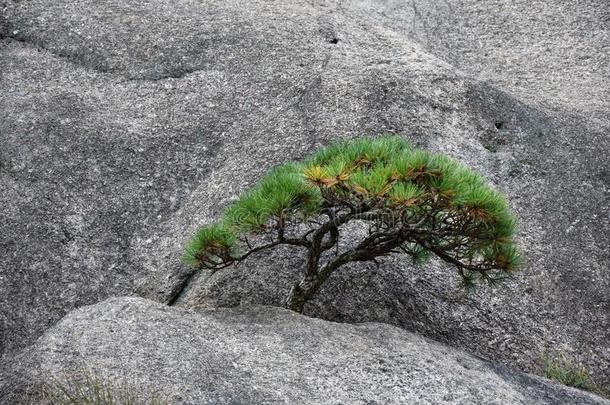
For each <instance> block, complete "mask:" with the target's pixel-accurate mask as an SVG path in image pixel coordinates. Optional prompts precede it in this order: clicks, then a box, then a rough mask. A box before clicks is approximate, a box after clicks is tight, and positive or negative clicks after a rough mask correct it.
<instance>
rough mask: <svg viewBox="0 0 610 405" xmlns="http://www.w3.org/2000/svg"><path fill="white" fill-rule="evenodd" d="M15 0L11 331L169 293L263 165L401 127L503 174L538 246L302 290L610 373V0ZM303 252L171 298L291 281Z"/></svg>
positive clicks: (345, 309) (324, 301)
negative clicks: (460, 270) (507, 261)
mask: <svg viewBox="0 0 610 405" xmlns="http://www.w3.org/2000/svg"><path fill="white" fill-rule="evenodd" d="M481 3H484V4H481ZM1 4H2V3H0V9H1V10H2V12H1V13H0V111H2V113H1V114H0V141H1V142H2V143H1V148H0V189H1V190H2V192H1V193H0V253H1V254H0V351H1V352H4V353H5V354H10V353H13V352H14V351H15V350H16V349H18V348H21V347H24V346H25V345H27V344H29V343H31V342H32V341H33V340H34V339H35V337H37V336H39V335H40V334H41V333H42V331H43V330H44V329H45V328H47V327H48V326H49V325H51V324H53V323H54V322H56V321H57V320H58V319H60V318H61V316H63V315H64V314H65V313H66V312H67V311H69V310H70V309H71V308H74V307H76V306H80V305H83V304H87V303H92V302H97V301H99V300H101V299H104V298H105V297H108V296H112V295H118V294H128V293H131V292H133V291H134V290H135V289H136V287H137V289H138V290H139V291H141V292H143V293H145V294H146V295H147V296H149V297H153V298H156V299H159V300H165V301H167V300H169V299H170V298H171V297H172V296H173V295H174V293H175V291H176V288H177V286H179V285H180V281H181V279H182V278H183V277H184V274H185V271H186V269H184V268H183V267H182V266H181V264H180V256H181V250H182V246H183V244H184V241H185V240H186V239H187V238H189V237H190V235H191V234H192V233H193V232H194V230H195V229H196V228H197V226H199V225H201V224H203V223H205V222H208V221H211V220H214V219H215V218H216V216H217V215H218V213H219V212H220V210H221V209H222V207H224V206H225V205H226V204H228V203H229V202H230V201H231V200H232V199H233V198H235V196H236V194H237V193H238V192H240V191H242V190H243V189H244V188H246V187H247V186H248V185H250V184H252V183H254V182H255V181H256V179H257V178H258V177H259V176H260V175H261V174H262V173H263V172H264V171H265V170H267V169H268V168H270V167H271V166H273V165H274V164H278V163H281V162H283V161H285V160H287V159H298V158H301V157H303V156H305V155H306V154H308V153H310V152H312V151H313V150H315V149H316V148H317V147H319V146H321V145H324V144H327V143H328V142H330V141H332V140H334V139H339V138H349V137H354V136H359V135H362V134H375V133H379V132H383V131H392V132H395V133H397V134H399V135H401V136H404V137H405V138H408V139H410V140H412V141H413V142H414V143H417V144H419V145H421V146H427V147H430V148H431V149H433V150H436V151H442V152H446V153H448V154H450V155H452V156H454V157H458V158H460V159H461V160H463V161H465V162H466V163H468V164H470V165H472V166H473V167H475V168H477V169H478V170H480V171H481V172H482V173H484V174H485V175H486V176H488V177H489V178H490V179H491V181H492V182H493V183H494V184H495V185H496V186H497V187H498V188H499V189H500V190H502V191H504V192H506V193H507V194H508V196H509V199H510V201H511V204H512V205H513V207H514V208H515V210H516V211H517V212H518V215H519V217H520V219H521V234H520V241H521V245H522V246H523V249H524V251H525V253H526V258H527V260H528V266H527V267H526V268H525V269H524V271H523V272H522V273H520V274H519V275H517V277H516V279H515V280H514V281H513V282H511V283H510V284H509V285H508V286H507V287H506V288H504V289H501V290H497V291H493V292H491V291H487V290H483V291H481V292H480V293H479V294H476V295H474V296H472V297H462V296H461V295H460V294H459V291H458V290H457V288H456V286H455V283H454V282H453V281H455V280H452V279H450V280H447V274H452V273H447V272H450V269H447V268H445V267H441V266H439V265H436V264H435V265H433V266H430V267H429V268H424V269H416V268H412V267H410V266H407V265H406V264H404V263H400V261H399V260H396V261H393V262H388V263H386V264H384V267H383V268H381V269H378V270H377V269H374V268H370V267H366V266H360V267H355V268H352V269H350V270H346V271H345V272H343V273H341V274H339V275H337V277H335V280H334V281H333V282H331V283H330V284H329V285H328V286H327V289H326V291H323V292H322V294H321V295H320V297H319V299H318V300H317V301H315V302H313V303H312V305H311V306H310V307H309V308H308V309H307V311H308V313H309V314H312V315H317V316H321V317H325V318H328V319H333V320H344V321H383V322H389V323H393V324H395V325H399V326H402V327H405V328H408V329H413V330H416V331H420V332H423V333H426V334H428V335H429V336H432V337H435V338H437V339H441V340H443V341H446V342H451V343H452V344H454V345H457V346H460V347H463V348H465V349H467V350H470V351H472V352H475V353H477V354H480V355H483V356H486V357H490V358H493V359H496V360H500V361H503V362H507V363H511V364H517V365H519V366H521V367H523V368H525V369H527V370H536V369H537V367H539V365H540V363H541V362H542V359H543V358H544V356H546V355H552V354H554V353H557V352H562V353H566V354H567V355H568V356H569V357H572V358H574V359H575V360H576V361H580V362H582V363H583V364H584V365H585V366H586V367H588V368H589V369H590V370H591V372H592V374H593V376H594V378H595V380H596V382H598V383H599V384H601V385H606V386H608V387H610V369H609V367H608V365H609V364H610V335H609V334H610V301H609V299H608V294H607V291H608V290H610V274H609V273H608V272H607V269H608V268H609V267H610V264H609V263H608V261H609V252H608V246H610V241H609V235H610V225H609V218H608V212H609V203H608V197H607V190H608V173H609V170H608V159H607V156H606V154H607V150H609V149H610V148H609V146H610V144H609V139H608V136H607V133H608V129H609V128H610V125H609V124H608V117H607V111H608V101H607V97H605V95H607V92H606V91H605V89H607V88H608V77H607V72H604V67H607V63H605V62H606V61H607V55H608V48H607V47H608V41H607V40H605V39H606V38H605V36H606V35H607V27H606V26H607V21H608V18H607V17H608V12H609V11H608V8H607V7H605V1H604V0H598V1H579V2H569V1H567V0H566V1H564V0H557V1H555V2H552V3H549V2H529V1H528V2H526V1H516V2H511V4H510V5H508V4H505V2H499V1H497V2H496V1H494V2H475V1H459V2H458V1H451V2H445V1H414V2H404V1H398V0H397V1H388V2H372V1H355V2H348V4H346V3H344V2H337V3H335V2H324V1H315V2H305V1H302V2H301V1H279V2H266V1H250V2H248V5H247V7H246V6H244V3H243V2H241V1H218V2H216V1H194V0H193V1H191V0H177V1H172V2H166V1H161V0H152V1H139V0H131V1H124V2H120V3H119V2H111V1H99V0H85V1H78V2H73V1H67V0H65V1H64V0H53V1H51V0H30V1H27V2H25V1H19V2H18V1H9V2H6V3H5V5H4V6H2V5H1ZM559 33H565V35H563V36H562V35H559ZM1 38H3V39H1ZM567 49H569V50H570V51H571V52H572V53H569V52H567V51H566V50H567ZM532 55H535V56H532ZM291 261H298V257H294V254H293V253H292V252H285V253H284V254H279V255H275V256H270V257H265V258H262V257H259V259H258V260H251V261H250V262H249V263H246V264H245V265H244V266H241V267H239V268H236V269H227V270H226V271H224V272H222V273H218V274H216V275H215V276H213V277H212V278H207V277H205V275H204V277H201V278H199V280H198V282H197V283H192V285H191V288H190V289H189V291H188V292H187V293H185V294H183V296H182V297H181V298H180V300H179V303H181V304H189V305H203V306H214V305H236V304H239V303H240V302H243V303H249V302H254V303H266V304H277V303H279V302H280V301H281V299H282V298H283V294H284V291H286V289H287V286H288V285H290V282H291V280H292V279H293V278H294V277H295V276H296V274H295V267H294V266H290V265H289V264H290V263H291ZM135 280H142V281H141V282H137V283H136V282H135Z"/></svg>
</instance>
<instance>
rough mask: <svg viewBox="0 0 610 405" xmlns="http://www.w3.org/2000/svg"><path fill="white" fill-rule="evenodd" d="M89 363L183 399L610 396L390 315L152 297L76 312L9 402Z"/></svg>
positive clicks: (544, 399)
mask: <svg viewBox="0 0 610 405" xmlns="http://www.w3.org/2000/svg"><path fill="white" fill-rule="evenodd" d="M83 369H85V370H91V372H92V373H94V374H96V375H98V376H100V377H102V378H105V379H108V380H110V381H125V382H128V383H129V384H130V385H131V387H132V388H133V389H134V390H136V391H137V390H142V391H147V390H152V389H154V390H155V391H158V392H160V393H162V394H164V396H166V397H168V399H169V400H170V402H171V403H172V404H204V403H205V404H263V403H264V404H271V403H273V404H415V403H417V404H511V405H516V404H527V405H529V404H565V403H574V404H576V403H577V404H583V405H584V404H610V401H607V400H605V399H602V398H599V397H596V396H594V395H592V394H589V393H586V392H582V391H579V390H576V389H573V388H568V387H564V386H561V385H559V384H557V383H554V382H551V381H549V380H545V379H542V378H537V377H533V376H530V375H527V374H521V373H519V372H517V371H514V370H511V369H509V368H507V367H504V366H496V365H493V364H492V363H489V362H486V361H484V360H481V359H480V358H477V357H475V356H472V355H469V354H466V353H465V352H463V351H461V350H458V349H453V348H450V347H448V346H445V345H443V344H440V343H437V342H434V341H431V340H429V339H426V338H424V337H421V336H420V335H416V334H413V333H410V332H406V331H404V330H401V329H399V328H396V327H393V326H390V325H385V324H378V323H365V324H359V325H350V324H339V323H334V322H328V321H323V320H319V319H313V318H308V317H305V316H302V315H297V314H296V313H294V312H291V311H288V310H284V309H280V308H274V307H241V308H237V309H218V310H207V311H201V312H199V313H197V312H193V311H190V310H184V309H178V308H171V307H167V306H164V305H161V304H158V303H155V302H153V301H148V300H144V299H141V298H111V299H109V300H108V301H105V302H103V303H100V304H96V305H92V306H88V307H83V308H80V309H78V310H75V311H73V312H72V313H70V314H68V315H67V316H66V317H65V318H64V319H63V320H61V321H60V322H59V323H58V324H57V325H55V326H54V327H52V328H51V329H50V330H49V331H48V332H47V333H45V335H43V337H42V338H41V339H39V340H38V341H37V342H36V343H35V344H34V345H33V346H32V347H31V348H29V349H28V350H26V351H24V353H23V354H21V355H20V356H18V357H17V358H16V359H15V368H14V370H13V373H12V374H11V375H5V376H4V378H3V379H0V400H4V401H11V403H13V401H15V402H16V403H19V401H20V400H21V401H26V400H27V399H28V398H31V397H32V396H34V395H33V393H35V392H36V391H37V390H39V387H40V385H41V383H42V382H44V381H46V379H48V378H49V376H50V375H54V376H62V375H67V376H78V373H79V372H82V370H83ZM59 378H62V377H59Z"/></svg>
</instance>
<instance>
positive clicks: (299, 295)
mask: <svg viewBox="0 0 610 405" xmlns="http://www.w3.org/2000/svg"><path fill="white" fill-rule="evenodd" d="M320 285H321V282H320V280H319V279H318V278H316V277H314V276H306V277H304V278H303V279H302V280H301V281H300V282H298V283H296V284H295V285H294V286H293V287H292V288H291V289H290V292H289V293H288V298H287V299H286V308H288V309H290V310H292V311H295V312H298V313H303V308H304V307H305V303H306V302H307V301H309V300H310V299H311V298H312V297H313V296H314V295H315V294H316V292H317V291H318V289H319V288H320Z"/></svg>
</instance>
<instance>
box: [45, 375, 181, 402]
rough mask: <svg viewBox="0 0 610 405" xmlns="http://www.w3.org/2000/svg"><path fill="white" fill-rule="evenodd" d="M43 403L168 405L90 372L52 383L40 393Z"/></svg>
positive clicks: (158, 398) (125, 385) (157, 397)
mask: <svg viewBox="0 0 610 405" xmlns="http://www.w3.org/2000/svg"><path fill="white" fill-rule="evenodd" d="M42 397H43V399H44V402H43V403H46V404H50V405H167V404H169V402H168V401H167V400H166V399H164V398H163V396H162V395H160V394H159V393H156V392H152V393H145V392H140V390H137V389H135V388H134V387H132V386H129V385H127V384H125V383H116V382H113V381H110V380H108V379H105V378H102V377H100V376H98V375H96V374H94V373H92V372H89V371H84V372H81V373H79V375H78V376H66V377H64V378H62V379H54V380H53V381H51V382H49V383H47V384H45V386H44V387H43V389H42Z"/></svg>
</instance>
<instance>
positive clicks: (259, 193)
mask: <svg viewBox="0 0 610 405" xmlns="http://www.w3.org/2000/svg"><path fill="white" fill-rule="evenodd" d="M350 223H351V224H353V223H360V224H365V225H366V227H367V229H368V231H367V233H366V235H364V236H363V237H362V238H361V239H360V240H358V241H357V242H355V243H352V244H350V245H349V246H347V247H346V246H343V245H342V246H341V248H340V245H339V242H340V240H341V237H342V231H344V230H345V228H346V227H347V226H348V225H349V224H350ZM514 233H515V218H514V216H513V214H512V213H511V211H510V209H509V207H508V204H507V202H506V199H505V198H504V197H503V196H502V195H501V194H500V193H498V192H496V191H494V190H493V189H492V188H491V187H490V186H489V185H487V183H486V182H485V180H484V179H483V178H482V177H481V176H480V175H479V174H477V173H475V172H474V171H472V170H471V169H469V168H467V167H465V166H464V165H462V164H460V163H459V162H457V161H455V160H453V159H450V158H448V157H446V156H444V155H441V154H434V153H431V152H429V151H426V150H422V149H417V148H413V147H412V146H411V145H410V144H409V143H407V142H406V141H404V140H402V139H400V138H397V137H381V138H360V139H357V140H354V141H351V142H342V143H337V144H334V145H332V146H329V147H326V148H324V149H322V150H320V151H319V152H318V153H316V154H315V155H313V156H312V157H310V158H308V159H306V160H305V161H303V162H299V163H288V164H284V165H282V166H279V167H276V168H274V169H273V170H271V171H270V172H269V173H268V174H267V175H266V176H265V177H264V178H263V179H262V180H261V181H260V183H259V184H258V185H256V186H255V187H254V188H252V189H251V190H249V191H248V192H246V193H245V194H244V195H243V196H242V197H241V198H239V200H238V201H236V202H235V203H234V204H232V205H231V206H229V207H228V208H227V209H226V210H225V212H224V216H223V218H222V219H221V220H220V221H219V222H217V223H214V224H211V225H208V226H205V227H203V228H201V229H200V230H199V231H198V232H197V234H196V235H195V236H194V237H193V239H192V240H191V241H190V243H189V245H188V247H187V249H186V254H185V259H186V260H187V262H188V263H189V264H190V265H192V266H193V267H195V268H197V269H202V268H205V269H210V270H212V271H217V270H219V269H222V268H224V267H227V266H229V265H231V264H233V263H235V262H237V261H240V260H244V259H245V258H246V257H248V256H250V255H251V254H253V253H255V252H258V251H261V250H264V249H271V248H273V247H275V246H278V245H290V246H294V247H295V248H300V249H305V250H306V252H307V264H306V266H305V268H304V269H303V270H302V277H301V279H300V281H299V282H298V283H296V284H295V285H294V286H293V287H292V289H291V290H290V292H289V294H288V297H287V300H286V307H287V308H290V309H292V310H294V311H298V312H302V311H303V307H304V305H305V303H306V302H307V301H308V300H310V299H312V298H313V297H314V296H315V294H316V293H317V292H318V291H319V289H320V287H321V286H322V285H323V284H324V282H325V281H326V280H327V279H328V278H329V276H330V275H331V274H333V272H335V271H337V269H339V268H340V267H341V266H343V265H345V264H346V263H349V262H359V261H376V259H377V258H379V257H382V256H386V255H389V254H394V253H396V254H400V253H402V254H406V255H409V256H411V257H412V258H413V259H414V260H415V261H417V262H423V261H424V260H425V259H426V258H428V257H429V256H430V255H431V254H433V255H436V256H437V257H439V258H440V259H442V260H444V261H445V262H448V263H451V264H453V265H454V266H455V268H456V269H457V271H458V272H459V274H460V275H461V276H462V278H463V280H464V282H465V283H466V284H468V285H472V284H473V283H475V282H477V281H488V282H491V283H495V282H497V281H499V280H502V279H504V278H506V277H507V276H509V275H510V274H511V272H512V271H513V270H514V269H515V268H516V267H517V266H518V263H519V254H518V252H517V249H516V247H515V243H514V241H513V235H514ZM256 235H259V236H260V235H264V236H266V241H265V242H261V243H258V244H256V243H253V239H259V240H260V239H261V238H260V237H259V238H256Z"/></svg>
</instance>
